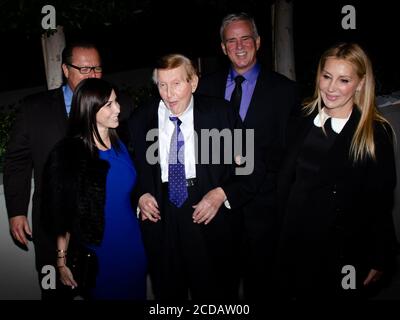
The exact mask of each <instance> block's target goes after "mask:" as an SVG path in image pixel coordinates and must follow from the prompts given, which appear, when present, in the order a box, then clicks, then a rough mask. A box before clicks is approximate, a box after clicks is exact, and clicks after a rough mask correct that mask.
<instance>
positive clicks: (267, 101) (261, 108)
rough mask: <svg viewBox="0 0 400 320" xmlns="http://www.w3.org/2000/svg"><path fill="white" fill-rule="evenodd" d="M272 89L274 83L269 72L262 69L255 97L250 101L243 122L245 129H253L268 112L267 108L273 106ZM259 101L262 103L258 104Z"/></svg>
mask: <svg viewBox="0 0 400 320" xmlns="http://www.w3.org/2000/svg"><path fill="white" fill-rule="evenodd" d="M272 87H273V82H272V81H271V79H270V77H269V76H268V72H267V71H265V70H264V69H263V68H261V70H260V74H259V75H258V78H257V83H256V86H255V88H254V92H253V96H252V97H251V100H250V105H249V109H248V110H247V114H246V117H245V118H244V121H243V124H244V126H245V127H250V128H252V127H253V124H254V123H256V122H257V118H258V117H260V114H262V113H263V112H266V111H267V107H268V106H269V105H271V104H272V99H271V95H270V92H271V88H272ZM259 101H262V103H258V102H259Z"/></svg>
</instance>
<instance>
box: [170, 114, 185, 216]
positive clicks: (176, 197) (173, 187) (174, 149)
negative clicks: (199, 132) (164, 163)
mask: <svg viewBox="0 0 400 320" xmlns="http://www.w3.org/2000/svg"><path fill="white" fill-rule="evenodd" d="M169 120H171V121H172V122H173V123H174V125H175V130H174V133H173V134H172V138H171V145H170V148H169V159H168V194H169V200H170V201H171V202H172V203H173V204H174V205H175V206H177V207H178V208H180V207H181V206H182V204H183V203H184V202H185V200H186V199H187V197H188V192H187V186H186V176H185V154H184V150H185V148H184V144H185V142H184V140H183V134H182V131H181V129H180V125H181V123H182V121H181V120H179V119H178V117H172V116H170V117H169Z"/></svg>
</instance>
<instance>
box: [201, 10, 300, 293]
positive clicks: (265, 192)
mask: <svg viewBox="0 0 400 320" xmlns="http://www.w3.org/2000/svg"><path fill="white" fill-rule="evenodd" d="M220 36H221V48H222V51H223V52H224V54H225V55H227V56H228V58H229V60H230V62H231V64H230V68H229V69H228V70H220V71H217V72H215V73H212V74H209V75H204V76H203V77H202V78H201V79H200V83H199V87H198V93H201V94H205V95H210V96H217V97H221V98H225V99H226V100H229V101H231V104H232V107H236V108H238V111H239V114H240V117H241V118H242V120H243V124H244V127H245V128H247V129H254V133H255V157H257V158H259V159H262V162H263V165H264V166H265V171H266V175H265V177H264V179H263V182H262V184H261V186H260V188H259V190H258V192H257V194H256V195H255V197H254V198H253V199H252V200H251V201H249V202H248V203H247V204H246V205H245V206H243V207H242V210H241V214H242V221H243V222H242V227H241V236H242V250H241V252H240V259H241V261H242V264H241V266H240V269H241V272H240V275H241V277H242V278H243V288H244V298H245V299H246V300H253V301H254V300H261V299H264V298H265V297H271V296H273V294H274V290H273V285H272V283H273V280H274V279H273V265H274V262H275V261H274V257H275V253H276V240H277V237H278V233H277V229H278V222H277V210H276V199H275V185H276V173H277V170H278V166H279V162H280V158H281V155H282V152H283V149H284V146H285V132H286V126H287V123H288V121H289V117H290V116H291V114H292V112H294V110H296V109H297V106H298V105H299V103H298V97H297V90H296V86H295V83H294V82H293V81H291V80H289V79H287V78H286V77H284V76H283V75H280V74H278V73H275V72H272V71H269V70H267V69H266V68H264V67H263V66H262V65H261V64H259V63H258V62H257V51H258V49H259V48H260V44H261V38H260V36H259V34H258V31H257V27H256V25H255V22H254V20H253V18H252V17H250V16H249V15H248V14H246V13H239V14H229V15H227V16H226V17H225V18H224V19H223V20H222V24H221V29H220ZM238 76H239V78H238V79H239V80H240V81H237V80H238V79H237V77H238ZM237 87H238V88H237ZM238 91H239V94H238ZM238 101H239V102H238ZM236 104H238V105H239V107H237V106H235V105H236Z"/></svg>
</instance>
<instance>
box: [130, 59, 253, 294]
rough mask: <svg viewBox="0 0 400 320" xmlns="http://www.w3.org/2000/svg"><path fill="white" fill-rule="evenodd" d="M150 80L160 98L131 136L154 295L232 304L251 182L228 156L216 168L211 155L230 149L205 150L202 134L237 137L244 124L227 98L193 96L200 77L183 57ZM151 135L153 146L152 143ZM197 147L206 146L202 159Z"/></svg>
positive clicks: (162, 65)
mask: <svg viewBox="0 0 400 320" xmlns="http://www.w3.org/2000/svg"><path fill="white" fill-rule="evenodd" d="M153 79H154V82H155V83H156V85H157V87H158V91H159V93H160V96H161V99H160V100H157V101H155V102H154V103H152V104H150V105H149V106H147V107H142V108H138V109H137V113H135V114H134V116H133V117H132V122H131V124H130V130H131V137H132V141H133V151H134V152H135V155H134V158H135V159H136V164H137V169H138V176H139V189H140V191H139V208H140V214H141V218H142V231H143V238H144V243H145V248H146V250H147V255H148V260H149V270H150V276H151V279H152V283H153V289H154V292H155V296H156V298H157V299H161V300H180V301H182V300H186V299H188V297H191V298H192V299H194V300H199V299H203V300H204V299H208V300H209V299H234V298H236V294H237V292H236V290H235V285H236V283H235V279H234V274H235V273H234V270H235V267H236V265H237V263H236V262H235V255H234V253H235V249H236V247H235V243H236V242H235V241H236V240H235V239H236V238H237V237H236V234H235V223H237V221H236V218H237V216H236V215H235V214H234V211H235V208H236V207H238V206H240V205H241V204H242V203H244V202H245V201H246V200H247V199H248V198H247V197H248V194H250V192H249V190H250V189H251V187H250V186H251V180H252V179H251V176H247V177H246V178H243V180H242V179H240V178H239V177H237V176H235V165H234V164H232V161H231V162H230V163H229V158H230V157H229V156H228V157H227V158H224V159H219V160H221V161H214V163H213V162H212V161H211V160H210V159H211V158H212V155H211V153H208V152H209V151H210V150H211V149H212V150H213V151H212V152H213V154H214V153H215V152H216V151H218V152H220V155H223V154H224V151H226V150H227V148H231V147H232V145H231V144H230V143H225V144H224V145H219V146H217V147H216V146H215V145H212V146H211V149H209V148H204V145H207V144H204V139H205V138H204V135H202V132H203V133H204V132H205V131H207V130H212V129H214V130H217V131H218V132H221V131H222V130H224V129H225V130H228V131H225V132H230V133H231V134H232V135H233V129H234V128H236V127H240V119H239V117H238V116H235V113H234V112H232V111H231V109H230V108H229V105H228V104H227V103H226V102H225V101H224V100H223V99H215V98H206V97H201V96H196V95H193V93H194V92H195V90H196V87H197V83H198V77H197V75H196V71H195V68H194V67H193V65H192V63H191V61H190V60H189V59H188V58H186V57H185V56H183V55H179V54H172V55H167V56H165V57H163V58H161V60H160V61H159V63H158V66H157V68H156V69H155V70H154V74H153ZM154 130H155V131H154ZM154 132H156V134H155V135H156V136H158V140H157V141H156V142H154V141H153V140H154V139H152V138H151V136H152V135H153V133H154ZM214 132H216V131H214ZM146 135H147V140H150V141H146ZM196 140H198V143H196ZM228 140H229V139H228ZM197 146H202V148H201V149H200V150H199V152H196V148H197ZM213 148H214V149H213ZM152 150H153V151H154V150H156V151H157V152H158V154H154V152H151V151H152ZM207 153H208V154H207ZM197 155H198V158H199V162H198V163H197V161H196V157H197ZM225 155H227V153H226V152H225ZM231 156H232V157H231V159H232V158H233V156H234V154H233V153H232V154H231ZM154 160H156V161H154ZM215 162H218V163H215ZM246 186H249V188H248V189H246V190H245V187H246ZM238 194H242V196H240V197H239V196H238ZM230 208H232V209H230Z"/></svg>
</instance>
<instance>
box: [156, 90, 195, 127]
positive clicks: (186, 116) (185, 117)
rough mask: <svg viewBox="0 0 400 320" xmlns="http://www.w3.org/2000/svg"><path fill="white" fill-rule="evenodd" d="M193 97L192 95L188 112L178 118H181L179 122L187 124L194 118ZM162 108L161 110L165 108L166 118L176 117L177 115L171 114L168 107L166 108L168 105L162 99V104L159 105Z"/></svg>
mask: <svg viewBox="0 0 400 320" xmlns="http://www.w3.org/2000/svg"><path fill="white" fill-rule="evenodd" d="M193 104H194V103H193V95H192V97H191V98H190V102H189V106H188V107H187V108H186V110H185V111H184V112H183V113H182V114H181V115H180V116H179V117H178V118H179V120H181V121H182V123H185V122H187V121H190V118H192V115H193V112H192V111H193ZM159 105H160V106H161V108H163V109H164V112H165V113H164V114H165V115H166V116H168V117H170V116H173V117H175V115H173V114H172V113H171V111H170V110H169V109H168V107H167V106H166V104H165V103H164V101H163V100H162V99H161V100H160V104H159Z"/></svg>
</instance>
